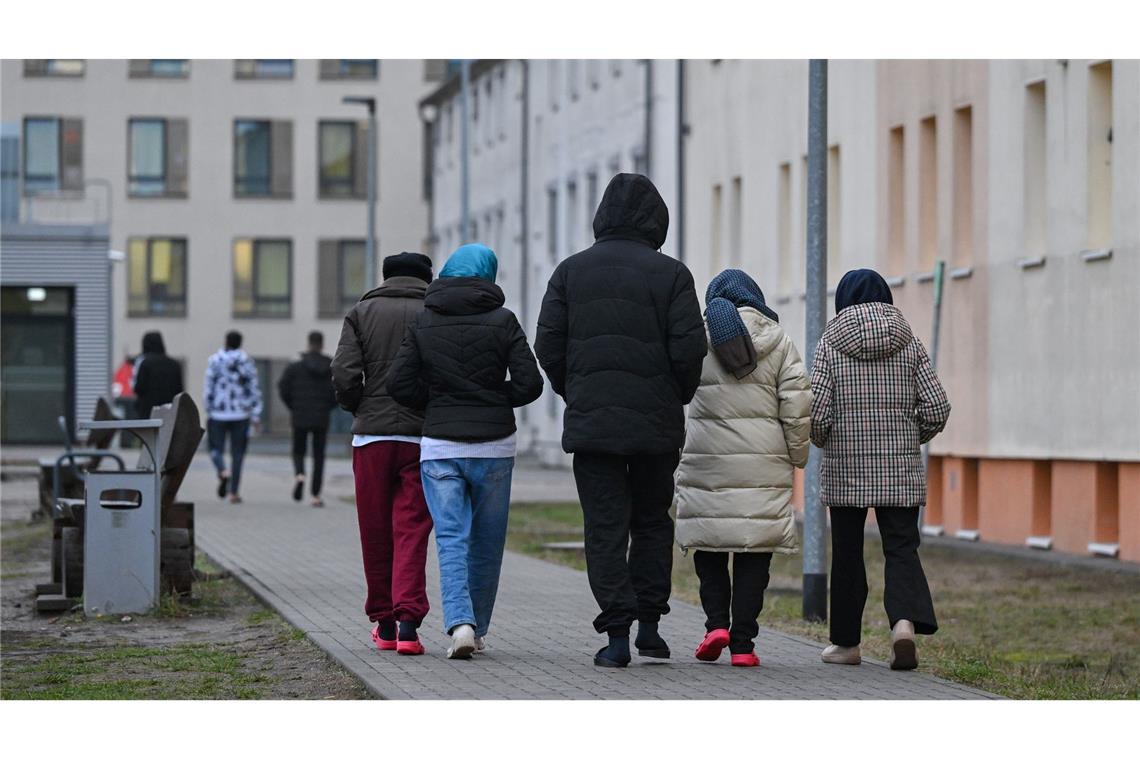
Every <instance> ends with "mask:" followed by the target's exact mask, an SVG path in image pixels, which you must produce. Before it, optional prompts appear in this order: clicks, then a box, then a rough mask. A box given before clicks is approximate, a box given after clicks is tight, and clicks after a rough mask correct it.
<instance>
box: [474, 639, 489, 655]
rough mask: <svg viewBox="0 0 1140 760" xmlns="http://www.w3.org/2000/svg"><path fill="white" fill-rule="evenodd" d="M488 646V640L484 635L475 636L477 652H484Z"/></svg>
mask: <svg viewBox="0 0 1140 760" xmlns="http://www.w3.org/2000/svg"><path fill="white" fill-rule="evenodd" d="M486 648H487V641H486V640H485V639H484V638H483V637H482V636H476V637H475V654H478V653H480V652H482V651H483V650H484V649H486Z"/></svg>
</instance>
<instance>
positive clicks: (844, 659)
mask: <svg viewBox="0 0 1140 760" xmlns="http://www.w3.org/2000/svg"><path fill="white" fill-rule="evenodd" d="M820 659H821V660H823V661H824V662H826V663H828V664H829V665H858V664H859V663H861V662H863V657H862V656H861V655H860V654H859V645H858V644H856V645H855V646H853V647H841V646H839V645H837V644H832V645H830V646H829V647H827V649H824V650H823V653H822V654H821V655H820Z"/></svg>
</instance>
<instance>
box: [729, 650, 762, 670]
mask: <svg viewBox="0 0 1140 760" xmlns="http://www.w3.org/2000/svg"><path fill="white" fill-rule="evenodd" d="M732 666H733V667H734V668H756V667H759V666H760V658H759V657H757V656H756V653H755V652H749V653H748V654H734V655H733V656H732Z"/></svg>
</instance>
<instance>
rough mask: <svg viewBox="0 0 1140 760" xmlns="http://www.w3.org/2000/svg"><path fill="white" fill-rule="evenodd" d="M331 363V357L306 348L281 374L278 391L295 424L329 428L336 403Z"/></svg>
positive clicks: (306, 427) (305, 426)
mask: <svg viewBox="0 0 1140 760" xmlns="http://www.w3.org/2000/svg"><path fill="white" fill-rule="evenodd" d="M331 366H332V359H331V358H330V357H328V356H326V355H325V354H322V353H321V352H320V351H306V352H305V353H303V354H301V360H300V361H295V362H293V363H292V364H290V365H289V366H288V367H286V368H285V372H283V373H282V374H281V380H279V381H278V383H277V393H278V394H280V396H281V400H282V401H283V402H285V407H286V408H287V409H288V410H289V412H290V413H291V415H292V420H293V427H294V428H305V429H311V428H321V429H324V428H328V426H329V412H331V411H332V410H333V407H335V406H336V395H335V394H334V393H333V384H332V371H331V370H330V367H331Z"/></svg>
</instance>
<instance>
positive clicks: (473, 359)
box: [388, 243, 542, 658]
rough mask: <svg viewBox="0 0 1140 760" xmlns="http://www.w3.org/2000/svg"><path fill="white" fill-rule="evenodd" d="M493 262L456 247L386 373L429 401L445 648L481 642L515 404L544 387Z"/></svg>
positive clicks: (506, 493) (459, 651) (430, 480)
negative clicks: (506, 304) (447, 640)
mask: <svg viewBox="0 0 1140 760" xmlns="http://www.w3.org/2000/svg"><path fill="white" fill-rule="evenodd" d="M497 270H498V261H497V260H496V258H495V254H494V252H493V251H492V250H491V249H490V248H488V247H487V246H485V245H480V244H477V243H476V244H472V245H464V246H461V247H460V248H458V249H457V250H456V251H455V253H453V254H452V255H451V257H450V258H449V259H448V261H447V264H446V265H445V266H444V268H443V270H442V271H440V273H439V279H438V280H436V281H435V282H434V283H433V284H432V285H431V287H429V288H428V290H427V296H426V298H424V307H425V308H424V311H422V312H420V314H419V316H418V317H417V318H416V320H415V322H414V323H413V324H412V325H411V327H409V329H408V332H407V334H406V335H405V336H404V342H403V345H402V346H400V353H399V354H398V355H397V357H396V364H395V366H394V367H393V368H392V374H391V376H390V378H389V380H388V391H389V392H390V393H391V394H392V397H393V398H395V399H396V400H397V401H399V402H400V403H402V404H405V405H407V406H410V407H412V408H416V409H426V412H425V416H424V437H423V439H422V441H421V444H420V475H421V478H422V480H423V484H424V494H425V496H426V497H427V503H428V508H429V509H430V510H431V517H432V521H433V522H434V523H435V540H436V547H437V548H438V550H439V574H440V587H441V590H442V594H441V596H442V597H443V617H444V630H446V631H447V633H448V634H449V635H450V636H451V637H452V645H451V648H450V649H448V650H447V656H448V657H449V658H466V657H469V656H470V655H471V653H472V652H473V651H478V650H481V649H482V648H483V637H484V636H485V635H486V634H487V629H488V627H489V626H490V623H491V611H492V609H493V608H494V606H495V594H496V592H497V591H498V588H499V570H500V568H501V567H502V562H503V546H504V544H505V543H506V538H507V510H508V506H509V503H510V498H511V473H512V471H513V469H514V464H515V459H514V457H515V413H514V407H516V406H525V405H526V404H529V403H530V402H531V401H534V400H535V399H536V398H538V397H539V395H541V394H542V375H540V374H539V372H538V365H537V364H536V363H535V361H534V355H533V354H532V353H531V352H530V346H529V345H527V340H526V335H525V334H524V333H523V330H522V327H520V326H519V323H518V320H517V319H515V315H514V314H513V313H512V312H511V311H510V310H508V309H505V308H503V303H504V300H505V299H504V297H503V291H502V290H500V289H499V286H498V285H496V284H495V274H496V272H497ZM508 372H509V373H510V379H507V374H508Z"/></svg>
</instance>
